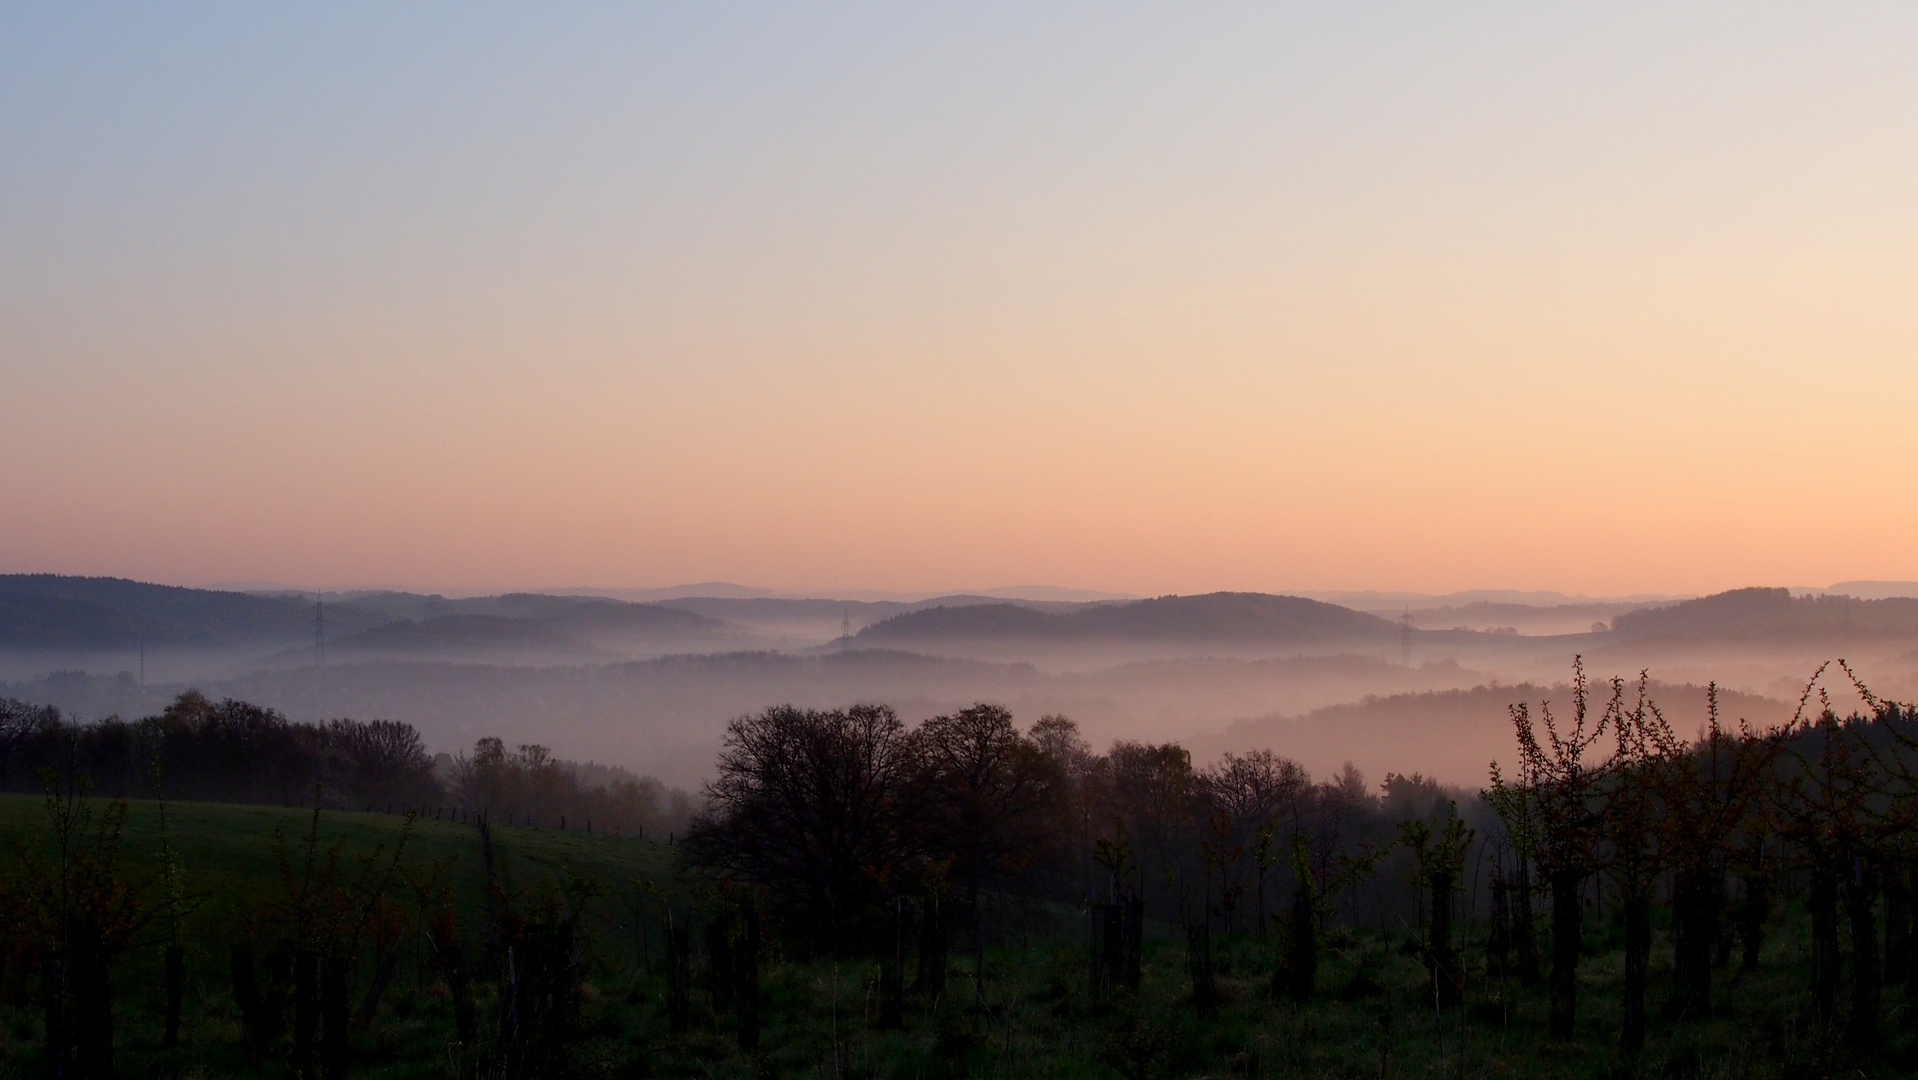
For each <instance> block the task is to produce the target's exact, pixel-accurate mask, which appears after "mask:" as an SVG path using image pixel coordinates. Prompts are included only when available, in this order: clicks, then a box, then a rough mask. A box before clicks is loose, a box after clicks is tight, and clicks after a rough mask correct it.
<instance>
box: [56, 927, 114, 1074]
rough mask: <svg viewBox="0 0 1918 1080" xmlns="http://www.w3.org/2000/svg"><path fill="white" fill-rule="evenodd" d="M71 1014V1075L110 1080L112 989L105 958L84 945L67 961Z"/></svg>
mask: <svg viewBox="0 0 1918 1080" xmlns="http://www.w3.org/2000/svg"><path fill="white" fill-rule="evenodd" d="M68 963H69V964H70V965H71V967H72V975H71V977H70V978H69V980H68V984H67V985H68V987H69V988H70V990H71V994H72V997H71V1001H72V1010H71V1012H70V1013H69V1014H68V1024H69V1025H70V1029H69V1030H70V1031H71V1032H72V1036H73V1048H74V1066H75V1068H74V1075H75V1076H78V1077H80V1078H81V1080H113V986H112V983H111V981H110V980H109V973H108V969H107V958H106V957H105V956H104V955H103V954H102V953H101V952H100V950H99V949H98V947H97V946H95V945H94V943H92V942H88V943H87V945H86V947H84V948H79V949H75V950H74V951H73V952H72V953H71V954H69V957H68Z"/></svg>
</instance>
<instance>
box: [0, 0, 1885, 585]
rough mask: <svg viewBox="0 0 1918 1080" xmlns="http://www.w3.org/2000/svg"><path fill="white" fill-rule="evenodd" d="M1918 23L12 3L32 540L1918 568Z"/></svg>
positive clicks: (87, 562)
mask: <svg viewBox="0 0 1918 1080" xmlns="http://www.w3.org/2000/svg"><path fill="white" fill-rule="evenodd" d="M1915 47H1918V9H1914V8H1912V7H1910V6H1909V5H1892V4H1882V5H1865V4H1848V5H1832V6H1824V7H1816V8H1814V7H1811V6H1807V5H1783V4H1739V5H1731V4H1725V5H1671V4H1659V5H1621V4H1604V5H1564V4H1554V5H1538V4H1524V5H1521V4H1508V5H1497V4H1458V5H1430V4H1400V5H1377V4H1372V5H1365V4H1361V5H1350V4H1341V5H1317V6H1301V5H1258V6H1246V7H1239V8H1232V7H1222V6H1198V5H1180V6H1178V7H1177V8H1173V7H1158V8H1145V7H1130V8H1126V7H1115V6H1112V5H1091V4H1087V5H1030V4H1022V5H963V6H959V5H954V6H950V7H947V8H932V7H929V6H921V7H916V8H911V9H905V8H901V7H900V6H898V5H887V6H876V5H875V6H871V7H855V6H833V7H802V6H798V5H782V6H778V7H772V6H767V7H749V6H724V5H683V6H680V7H665V6H654V7H635V6H626V7H612V6H601V7H593V6H584V5H581V6H567V7H555V6H551V5H546V6H539V7H535V6H531V5H528V6H524V7H507V6H485V7H482V6H479V5H444V6H429V5H410V6H407V7H405V8H403V9H402V8H399V7H396V6H392V5H363V6H353V5H327V6H326V7H325V8H324V9H323V10H322V9H319V8H298V7H292V6H286V7H275V8H265V7H262V6H259V5H246V6H241V5H233V6H226V7H221V6H211V5H202V6H193V7H181V8H173V9H168V10H162V9H160V8H158V7H156V6H153V5H141V6H137V7H136V6H120V7H109V6H69V5H20V4H8V5H0V105H4V108H0V379H4V383H5V388H6V395H5V396H6V398H7V413H8V422H7V424H5V425H0V456H4V457H5V459H6V460H7V461H8V462H9V465H10V467H9V468H8V469H6V470H5V471H4V473H0V503H4V504H5V505H7V506H8V507H10V508H12V509H13V511H14V513H15V514H16V515H17V518H16V522H17V523H16V525H15V526H13V527H11V528H9V529H8V530H6V531H5V533H4V535H0V570H61V571H71V572H89V573H119V574H127V575H132V576H142V577H149V578H156V579H161V580H177V581H182V582H195V581H207V580H221V579H237V578H271V579H276V580H286V581H298V582H310V583H313V584H329V585H330V584H352V583H365V582H373V581H378V582H382V583H391V584H407V585H418V586H443V587H491V586H501V587H505V586H517V585H557V584H583V583H592V584H601V585H652V584H665V583H669V582H673V581H679V580H697V579H714V578H724V579H733V580H744V581H751V582H754V583H759V584H765V585H772V586H780V587H825V586H834V585H838V586H865V587H875V588H938V587H946V586H957V585H980V586H983V585H991V584H1002V583H1007V582H1015V581H1016V582H1026V581H1052V582H1057V583H1059V584H1063V585H1071V586H1080V587H1087V588H1106V589H1114V590H1123V591H1134V592H1158V591H1171V590H1180V591H1185V590H1194V589H1200V588H1275V589H1276V588H1334V587H1380V588H1427V589H1446V588H1458V587H1472V586H1514V587H1545V588H1564V589H1569V590H1578V591H1587V592H1592V591H1618V592H1626V591H1633V592H1635V591H1644V590H1654V591H1657V590H1670V591H1702V590H1705V589H1709V588H1716V587H1724V586H1729V585H1736V584H1745V583H1752V582H1760V581H1766V582H1780V583H1792V584H1801V583H1814V584H1816V583H1821V582H1824V581H1828V580H1837V579H1841V578H1860V577H1918V563H1915V562H1914V561H1913V556H1911V555H1910V554H1909V550H1910V545H1909V544H1907V543H1905V542H1904V541H1903V540H1902V539H1901V537H1902V536H1903V535H1907V534H1908V533H1909V530H1910V529H1911V528H1913V527H1918V511H1914V510H1912V509H1910V507H1911V506H1913V505H1914V500H1913V498H1912V496H1913V495H1914V494H1918V490H1914V488H1915V487H1918V485H1914V479H1918V477H1915V476H1914V464H1913V462H1914V457H1913V455H1912V453H1911V451H1910V450H1909V449H1908V448H1907V446H1906V442H1907V439H1906V437H1905V436H1904V435H1903V426H1904V425H1905V424H1906V423H1907V422H1908V421H1907V416H1908V412H1909V403H1910V402H1911V401H1913V400H1914V397H1915V394H1914V392H1918V348H1915V346H1918V317H1914V314H1913V311H1914V305H1913V303H1912V300H1911V297H1912V296H1913V295H1914V287H1915V286H1918V245H1915V242H1918V194H1914V193H1918V138H1915V137H1914V136H1918V75H1914V71H1918V67H1915V66H1914V65H1913V64H1912V63H1911V60H1910V58H1911V57H1912V56H1913V55H1914V48H1915ZM1868 505H1875V506H1876V507H1877V510H1876V512H1877V513H1878V514H1879V516H1880V517H1881V519H1882V518H1884V517H1886V516H1888V517H1889V519H1890V521H1891V522H1892V523H1893V524H1894V525H1895V526H1896V527H1895V528H1892V529H1889V530H1887V529H1884V528H1882V527H1881V528H1878V529H1845V528H1833V527H1832V523H1833V522H1834V521H1842V520H1845V519H1846V518H1847V517H1848V516H1852V515H1857V514H1859V513H1860V508H1861V507H1865V506H1868Z"/></svg>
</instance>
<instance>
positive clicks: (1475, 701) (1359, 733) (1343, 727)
mask: <svg viewBox="0 0 1918 1080" xmlns="http://www.w3.org/2000/svg"><path fill="white" fill-rule="evenodd" d="M1610 692H1611V690H1610V687H1609V686H1608V685H1605V684H1603V683H1600V684H1599V685H1598V686H1597V687H1596V688H1595V689H1594V690H1593V691H1592V698H1593V700H1592V708H1593V710H1594V715H1596V713H1597V711H1598V710H1600V709H1602V708H1603V706H1604V703H1605V701H1606V699H1607V697H1608V696H1609V694H1610ZM1636 694H1637V691H1636V682H1635V681H1630V685H1628V687H1627V695H1628V697H1627V702H1628V704H1629V703H1630V702H1631V701H1635V700H1636ZM1647 695H1648V696H1649V697H1650V698H1651V700H1652V701H1653V702H1654V703H1656V704H1657V706H1658V707H1659V709H1660V711H1662V712H1663V713H1664V714H1665V717H1666V718H1667V719H1668V720H1670V721H1671V724H1672V727H1673V728H1674V729H1676V730H1677V731H1678V732H1679V733H1681V734H1684V735H1691V734H1693V733H1694V732H1695V731H1698V730H1701V729H1702V727H1703V725H1704V723H1705V719H1706V716H1707V715H1708V706H1707V700H1706V688H1705V687H1704V686H1703V685H1699V684H1695V683H1677V684H1673V683H1667V682H1658V681H1654V682H1652V683H1651V684H1650V685H1649V687H1648V688H1647ZM1521 703H1523V704H1526V705H1527V706H1528V707H1529V708H1530V709H1531V710H1532V714H1533V716H1535V717H1536V716H1537V715H1538V710H1539V708H1540V706H1541V705H1549V707H1550V709H1551V711H1552V714H1553V715H1554V716H1556V717H1559V718H1561V720H1564V721H1569V720H1570V718H1571V716H1572V712H1573V705H1572V688H1571V686H1570V684H1568V683H1565V682H1559V683H1553V684H1535V683H1518V684H1489V685H1483V686H1475V687H1472V688H1469V689H1458V690H1440V691H1430V692H1424V693H1408V694H1394V695H1389V696H1374V697H1367V698H1365V699H1363V700H1360V701H1354V702H1346V703H1343V704H1338V705H1330V706H1326V707H1324V708H1320V709H1315V710H1312V711H1311V712H1308V713H1305V714H1303V715H1298V714H1293V715H1271V716H1264V717H1259V718H1257V719H1251V720H1243V721H1240V722H1238V723H1235V724H1232V725H1230V726H1229V727H1226V728H1225V729H1223V730H1220V731H1216V732H1212V733H1209V734H1207V735H1203V736H1199V737H1197V738H1194V739H1192V740H1190V741H1189V742H1188V743H1187V744H1186V745H1187V747H1188V748H1189V749H1191V751H1192V756H1193V760H1194V762H1195V763H1202V762H1210V761H1214V760H1216V759H1217V758H1218V757H1219V756H1220V755H1222V754H1225V753H1227V752H1231V753H1240V752H1244V751H1246V750H1254V749H1260V750H1271V751H1272V752H1273V753H1276V754H1279V755H1281V756H1284V757H1288V758H1291V759H1293V760H1295V761H1297V762H1299V763H1300V764H1302V765H1304V766H1305V767H1306V768H1307V769H1308V770H1310V771H1311V773H1312V775H1313V776H1315V777H1326V776H1332V775H1334V774H1336V773H1337V772H1338V771H1339V769H1340V768H1341V767H1342V766H1343V765H1344V764H1345V763H1346V762H1351V763H1352V764H1353V765H1356V766H1357V767H1358V768H1359V770H1360V771H1361V772H1363V773H1364V774H1365V775H1366V776H1367V777H1369V778H1371V779H1373V780H1379V779H1382V778H1383V777H1384V776H1385V775H1386V774H1387V773H1400V774H1411V773H1421V774H1423V775H1424V776H1426V777H1427V778H1429V779H1433V780H1437V781H1439V782H1440V783H1444V784H1448V785H1457V786H1460V787H1464V788H1468V789H1472V790H1476V789H1478V788H1482V787H1485V786H1486V785H1487V784H1488V783H1489V782H1490V767H1491V763H1492V762H1494V761H1496V762H1498V763H1499V764H1500V766H1501V767H1503V768H1506V769H1510V768H1511V767H1512V764H1513V761H1514V746H1515V743H1514V734H1513V726H1512V721H1511V715H1510V709H1511V707H1512V706H1513V705H1517V704H1521ZM1796 707H1797V700H1796V695H1794V696H1793V699H1792V700H1790V701H1781V700H1779V699H1776V698H1771V697H1764V696H1760V695H1756V694H1745V693H1739V692H1736V691H1730V690H1721V691H1720V692H1719V716H1720V719H1721V720H1723V721H1726V722H1728V723H1731V724H1733V725H1734V726H1735V724H1736V722H1737V721H1738V720H1741V719H1743V720H1747V721H1749V722H1750V723H1751V724H1752V725H1753V726H1754V727H1767V726H1771V725H1776V724H1782V723H1784V722H1786V721H1787V720H1789V719H1791V716H1792V712H1793V710H1794V709H1795V708H1796Z"/></svg>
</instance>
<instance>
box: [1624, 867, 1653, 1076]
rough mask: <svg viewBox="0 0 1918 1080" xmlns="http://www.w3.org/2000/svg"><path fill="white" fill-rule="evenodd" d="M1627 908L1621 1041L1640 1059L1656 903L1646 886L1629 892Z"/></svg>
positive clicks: (1628, 1050) (1637, 885)
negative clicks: (1653, 907)
mask: <svg viewBox="0 0 1918 1080" xmlns="http://www.w3.org/2000/svg"><path fill="white" fill-rule="evenodd" d="M1624 906H1625V1007H1624V1028H1623V1031H1622V1033H1621V1035H1620V1037H1619V1042H1620V1044H1621V1045H1622V1046H1623V1047H1624V1049H1625V1052H1626V1053H1627V1054H1631V1055H1636V1054H1637V1053H1638V1052H1639V1051H1640V1050H1642V1049H1644V1047H1645V983H1646V969H1647V968H1649V967H1650V966H1651V956H1652V899H1651V897H1650V896H1649V895H1647V888H1646V886H1645V885H1643V884H1635V885H1633V886H1631V887H1629V888H1628V889H1627V890H1626V895H1625V899H1624Z"/></svg>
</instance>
